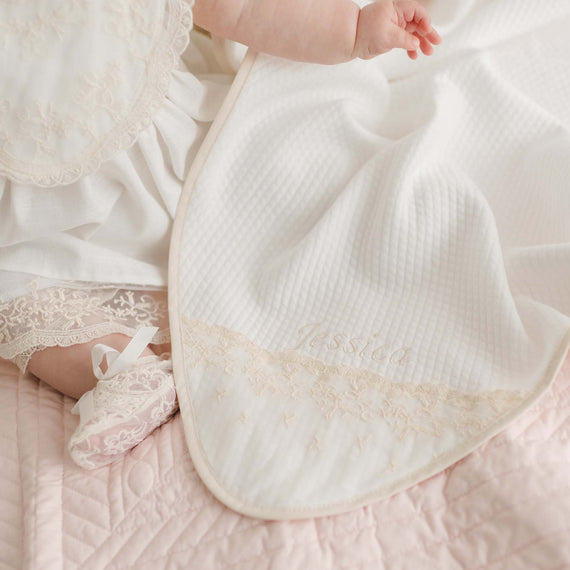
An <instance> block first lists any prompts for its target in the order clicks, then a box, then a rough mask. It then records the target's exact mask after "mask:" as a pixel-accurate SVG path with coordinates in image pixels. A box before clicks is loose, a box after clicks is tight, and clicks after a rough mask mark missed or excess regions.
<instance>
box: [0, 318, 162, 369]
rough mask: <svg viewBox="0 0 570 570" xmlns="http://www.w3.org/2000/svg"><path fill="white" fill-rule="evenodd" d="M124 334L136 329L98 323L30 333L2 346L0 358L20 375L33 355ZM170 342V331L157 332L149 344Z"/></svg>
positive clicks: (131, 333) (131, 334)
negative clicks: (52, 348) (48, 349)
mask: <svg viewBox="0 0 570 570" xmlns="http://www.w3.org/2000/svg"><path fill="white" fill-rule="evenodd" d="M116 333H119V334H124V335H127V336H133V335H134V334H135V333H136V329H134V328H132V327H129V326H127V325H121V324H119V323H113V322H105V323H98V324H97V325H94V326H91V327H84V328H82V329H78V330H77V329H76V330H73V331H69V332H64V331H58V332H57V333H56V332H53V331H30V332H29V333H27V334H25V335H22V336H20V337H18V338H17V339H16V341H15V342H12V343H6V344H3V345H2V346H1V347H0V348H1V349H2V350H0V358H4V359H6V360H10V361H12V362H13V363H14V364H15V365H16V366H17V367H18V368H19V369H20V370H21V371H22V373H25V372H26V369H27V368H28V364H29V362H30V359H31V358H32V356H33V355H34V353H36V352H38V351H40V350H44V349H46V348H50V347H53V346H61V347H68V346H73V345H75V344H83V343H86V342H89V341H92V340H93V339H96V338H100V337H102V336H106V335H109V334H116ZM168 342H170V330H169V329H165V330H162V331H158V332H157V333H156V334H155V335H154V337H153V338H152V341H151V344H166V343H168Z"/></svg>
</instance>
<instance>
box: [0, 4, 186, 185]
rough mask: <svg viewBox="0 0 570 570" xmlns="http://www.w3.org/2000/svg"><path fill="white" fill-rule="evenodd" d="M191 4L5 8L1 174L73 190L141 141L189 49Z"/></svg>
mask: <svg viewBox="0 0 570 570" xmlns="http://www.w3.org/2000/svg"><path fill="white" fill-rule="evenodd" d="M192 4H193V1H192V0H103V1H101V2H83V1H81V0H41V1H37V2H33V3H32V2H18V1H16V0H12V1H10V2H3V3H1V4H0V44H1V45H2V49H1V50H0V175H4V176H7V177H8V178H10V179H12V180H14V181H17V182H21V183H25V184H34V185H37V186H44V187H51V186H57V185H63V184H69V183H71V182H74V181H76V180H77V179H79V178H80V177H82V176H84V175H85V174H89V173H91V172H94V171H95V170H96V169H97V168H98V167H99V165H100V164H101V162H103V161H104V160H106V159H108V158H110V157H111V156H112V155H113V154H115V153H116V152H118V151H120V150H123V149H125V148H127V147H129V146H130V145H131V144H133V143H134V142H135V141H136V139H137V136H138V134H139V133H140V132H141V131H142V130H143V129H144V128H145V127H146V126H148V125H149V124H150V121H151V119H152V117H153V115H154V113H155V112H156V111H157V110H158V108H159V107H160V105H161V103H162V100H163V98H164V97H165V95H166V92H167V90H168V86H169V82H170V76H171V72H172V71H173V70H174V69H176V67H177V65H178V60H179V55H180V54H181V53H182V52H183V51H184V49H185V48H186V46H187V43H188V35H189V31H190V30H191V28H192V11H191V7H192Z"/></svg>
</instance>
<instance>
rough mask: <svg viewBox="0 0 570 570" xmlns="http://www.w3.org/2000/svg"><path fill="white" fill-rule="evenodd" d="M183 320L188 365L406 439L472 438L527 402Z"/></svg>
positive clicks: (499, 392) (500, 392) (512, 393)
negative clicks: (391, 373)
mask: <svg viewBox="0 0 570 570" xmlns="http://www.w3.org/2000/svg"><path fill="white" fill-rule="evenodd" d="M182 319H183V342H184V352H185V356H186V359H187V361H188V364H187V366H188V367H189V368H197V367H200V366H206V367H213V368H215V369H217V370H221V371H223V373H225V374H226V375H229V376H233V378H232V381H240V379H239V378H238V377H241V378H242V379H243V378H244V377H245V379H246V381H247V383H248V384H249V387H250V389H251V390H252V391H253V393H254V394H255V395H256V396H262V395H264V396H272V397H277V398H280V399H284V400H287V402H288V404H289V405H290V404H293V405H294V403H295V401H299V400H309V401H312V404H313V405H314V407H315V408H316V410H318V411H319V412H320V413H321V416H322V417H323V418H324V419H325V420H330V419H331V418H333V417H337V418H344V419H346V420H348V421H351V420H352V421H358V422H364V423H369V422H371V421H374V420H378V419H381V420H383V421H384V422H385V423H386V424H387V425H388V427H389V428H390V429H391V430H392V432H393V433H394V434H395V435H396V436H397V437H398V438H399V439H401V440H403V439H405V438H406V437H407V436H408V435H410V434H411V433H415V434H419V433H423V434H426V435H428V436H430V437H440V436H441V435H442V433H443V431H444V430H447V429H452V430H453V431H455V432H457V433H460V434H462V435H464V436H466V437H469V436H473V435H474V434H476V433H478V432H480V431H482V430H483V429H484V428H485V427H487V426H488V425H490V424H492V423H493V422H495V421H496V420H497V419H498V418H499V417H501V416H502V415H504V414H505V413H507V412H508V411H510V410H511V409H512V408H513V407H514V406H515V405H516V404H518V403H520V402H521V401H522V400H523V399H524V398H525V395H526V393H525V392H522V391H509V390H501V389H499V390H486V391H481V392H463V391H461V390H456V389H452V388H449V387H447V386H445V385H443V384H434V383H429V382H426V383H413V382H394V381H392V380H389V379H388V378H386V377H384V376H383V375H381V374H378V373H375V372H372V371H370V370H368V369H364V368H355V367H352V366H346V365H330V364H327V363H325V362H323V361H321V360H318V359H316V358H312V357H310V356H307V355H305V354H303V353H301V352H299V351H270V350H265V349H263V348H261V347H260V346H258V345H257V344H255V343H254V342H252V341H251V340H250V339H248V338H247V337H245V336H244V335H242V334H241V333H238V332H236V331H232V330H230V329H227V328H225V327H223V326H219V325H208V324H206V323H204V322H202V321H198V320H194V319H190V318H188V317H186V316H183V317H182Z"/></svg>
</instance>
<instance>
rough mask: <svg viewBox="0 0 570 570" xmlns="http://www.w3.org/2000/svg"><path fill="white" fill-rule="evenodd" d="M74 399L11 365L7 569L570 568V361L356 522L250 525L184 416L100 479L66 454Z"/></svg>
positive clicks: (346, 518)
mask: <svg viewBox="0 0 570 570" xmlns="http://www.w3.org/2000/svg"><path fill="white" fill-rule="evenodd" d="M73 403H74V401H73V400H71V399H70V398H66V397H63V396H61V395H60V394H58V393H57V392H55V391H53V390H52V389H50V388H49V387H48V386H46V385H45V384H41V383H38V382H37V381H36V380H34V379H33V378H29V377H25V378H22V379H20V380H18V375H17V371H16V370H15V368H14V367H12V366H10V365H8V364H6V363H2V362H0V407H1V412H0V425H1V429H0V434H1V439H0V461H1V473H2V485H1V486H0V568H6V569H12V568H38V569H51V568H54V569H56V568H66V569H67V568H82V569H89V568H93V569H100V568H137V569H141V568H190V569H193V568H196V569H200V570H202V569H204V570H210V569H222V568H223V569H225V568H228V569H229V568H231V569H232V570H252V569H267V568H271V569H272V570H277V569H279V570H280V569H287V570H294V569H297V568H299V569H303V570H306V569H318V570H320V569H329V568H330V569H335V570H336V569H339V570H340V569H345V568H346V569H348V568H350V569H364V568H366V569H375V570H377V569H382V568H389V569H390V570H396V569H400V568H409V569H413V570H420V569H424V568H425V569H436V568H437V569H445V570H447V569H455V568H457V569H460V568H461V569H464V568H485V569H495V568H508V569H509V570H513V569H518V568H528V569H531V568H532V569H535V568H536V569H537V568H540V569H543V570H545V569H551V568H552V569H553V568H568V567H570V541H569V538H570V465H569V464H570V442H569V438H570V360H569V359H567V360H566V362H565V364H564V366H563V367H562V369H561V372H560V374H559V376H558V378H557V380H556V381H555V383H554V385H553V387H552V389H551V390H549V391H548V393H547V394H546V395H545V396H544V397H543V398H542V399H541V400H540V401H539V402H538V404H537V405H535V406H534V407H533V408H532V409H530V410H529V411H528V412H527V413H525V414H524V415H523V416H522V417H520V418H519V419H518V420H517V421H516V422H515V423H513V424H512V425H511V426H510V427H509V428H508V429H507V431H506V432H504V433H502V434H500V435H499V436H497V437H495V438H493V439H492V440H490V441H489V442H488V443H487V444H486V445H484V446H483V447H482V448H480V449H479V450H477V451H476V452H474V453H472V454H471V455H469V456H467V457H466V458H465V459H463V460H462V461H460V462H459V463H457V464H455V465H453V466H452V467H450V468H448V469H446V470H445V471H444V472H443V473H440V474H439V475H437V476H435V477H432V478H431V479H429V480H428V481H425V482H424V483H422V484H420V485H417V486H415V487H413V488H411V489H409V490H408V491H406V492H402V493H399V494H398V495H395V496H394V497H392V498H390V499H388V500H385V501H382V502H378V503H376V504H374V505H372V506H370V507H367V508H361V509H359V510H357V511H354V512H351V513H348V514H343V515H338V516H334V517H326V518H321V519H312V520H305V521H297V522H286V521H280V522H267V521H261V520H257V519H252V518H247V517H244V516H241V515H237V514H235V513H233V512H232V511H230V510H228V509H227V508H225V507H223V506H222V505H221V504H220V503H219V502H217V500H215V499H214V498H213V496H212V495H211V494H210V493H209V492H208V491H207V490H206V489H205V487H204V486H203V485H202V483H201V482H200V480H199V479H198V477H197V475H196V472H195V470H194V468H193V466H192V463H191V461H190V457H189V455H188V452H187V449H186V445H185V442H184V436H183V432H182V424H181V421H180V417H179V416H176V417H175V418H174V419H173V420H172V421H170V422H169V423H168V424H166V425H164V426H163V427H162V428H161V429H159V430H157V431H156V432H155V433H154V434H153V435H152V436H151V437H149V438H148V439H147V440H145V441H144V442H143V443H142V444H141V445H139V446H138V448H136V449H135V450H134V451H133V452H132V453H131V454H130V455H129V456H128V457H127V458H126V459H124V460H123V461H121V462H119V463H116V464H114V465H112V466H110V467H103V468H101V469H99V470H96V471H93V472H87V471H83V470H81V469H80V468H79V467H76V466H75V465H74V464H73V463H72V462H71V460H70V458H69V456H68V454H67V451H66V442H67V440H68V438H69V436H70V434H71V432H72V431H73V429H74V428H75V425H76V422H77V417H76V416H73V415H71V413H70V409H71V407H72V406H73Z"/></svg>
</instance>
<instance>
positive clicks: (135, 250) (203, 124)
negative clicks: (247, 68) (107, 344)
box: [0, 32, 233, 296]
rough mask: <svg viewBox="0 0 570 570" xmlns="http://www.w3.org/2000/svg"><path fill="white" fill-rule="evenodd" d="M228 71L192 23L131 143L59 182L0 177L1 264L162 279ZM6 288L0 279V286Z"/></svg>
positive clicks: (107, 279)
mask: <svg viewBox="0 0 570 570" xmlns="http://www.w3.org/2000/svg"><path fill="white" fill-rule="evenodd" d="M58 65H62V64H61V62H59V63H58ZM46 71H47V70H46ZM57 71H58V66H57V65H56V63H54V67H53V70H52V73H54V74H56V73H57ZM232 78H233V75H232V73H230V72H222V70H221V68H220V66H219V64H218V63H217V62H216V60H215V58H214V55H213V50H212V48H211V40H210V39H209V38H207V37H206V36H205V35H204V34H201V33H197V32H192V33H191V39H190V43H189V45H188V47H187V49H186V50H185V52H184V53H183V55H182V57H181V58H180V59H179V62H178V65H177V68H176V69H175V70H173V71H172V73H171V76H170V78H169V81H170V83H169V88H168V92H167V94H166V96H165V98H164V100H163V101H162V104H161V106H160V109H159V110H158V111H157V112H156V113H155V114H154V115H153V117H152V122H151V124H150V125H149V126H148V127H147V128H145V129H144V130H143V131H142V132H141V133H140V134H139V135H138V138H137V140H136V143H135V144H133V145H132V146H130V147H128V148H126V149H124V150H120V151H118V152H116V153H115V154H114V155H113V156H112V157H111V158H110V159H109V160H107V161H105V162H103V163H102V165H101V166H100V168H99V169H98V170H96V171H95V172H93V173H92V174H88V175H86V176H83V177H81V178H79V179H78V180H76V181H75V182H73V183H71V184H67V185H64V186H54V187H49V188H46V187H40V186H36V185H32V184H29V183H20V182H16V181H14V180H12V179H10V178H8V177H6V176H4V177H0V271H10V272H19V273H32V274H35V275H39V276H41V277H43V278H50V279H54V280H79V281H90V282H99V283H115V284H138V285H145V286H150V287H152V286H154V287H156V286H165V285H166V277H167V265H168V246H169V240H170V231H171V225H172V220H173V218H174V214H175V211H176V206H177V203H178V198H179V196H180V191H181V187H182V183H183V181H184V179H185V177H186V174H187V172H188V169H189V167H190V165H191V164H192V160H193V158H194V156H195V154H196V152H197V150H198V148H199V147H200V144H201V142H202V140H203V138H204V136H205V134H206V132H207V130H208V128H209V126H210V124H211V122H212V121H213V119H214V117H215V115H216V113H217V110H218V108H219V106H220V105H221V102H222V101H223V98H224V97H225V95H226V93H227V90H228V88H229V85H230V84H231V81H232ZM2 281H3V279H2ZM7 282H8V280H6V281H4V284H6V283H7ZM2 289H4V291H2ZM6 289H8V287H6V286H4V287H3V286H2V284H0V295H1V294H2V293H4V295H5V296H7V295H9V291H7V290H6Z"/></svg>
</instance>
